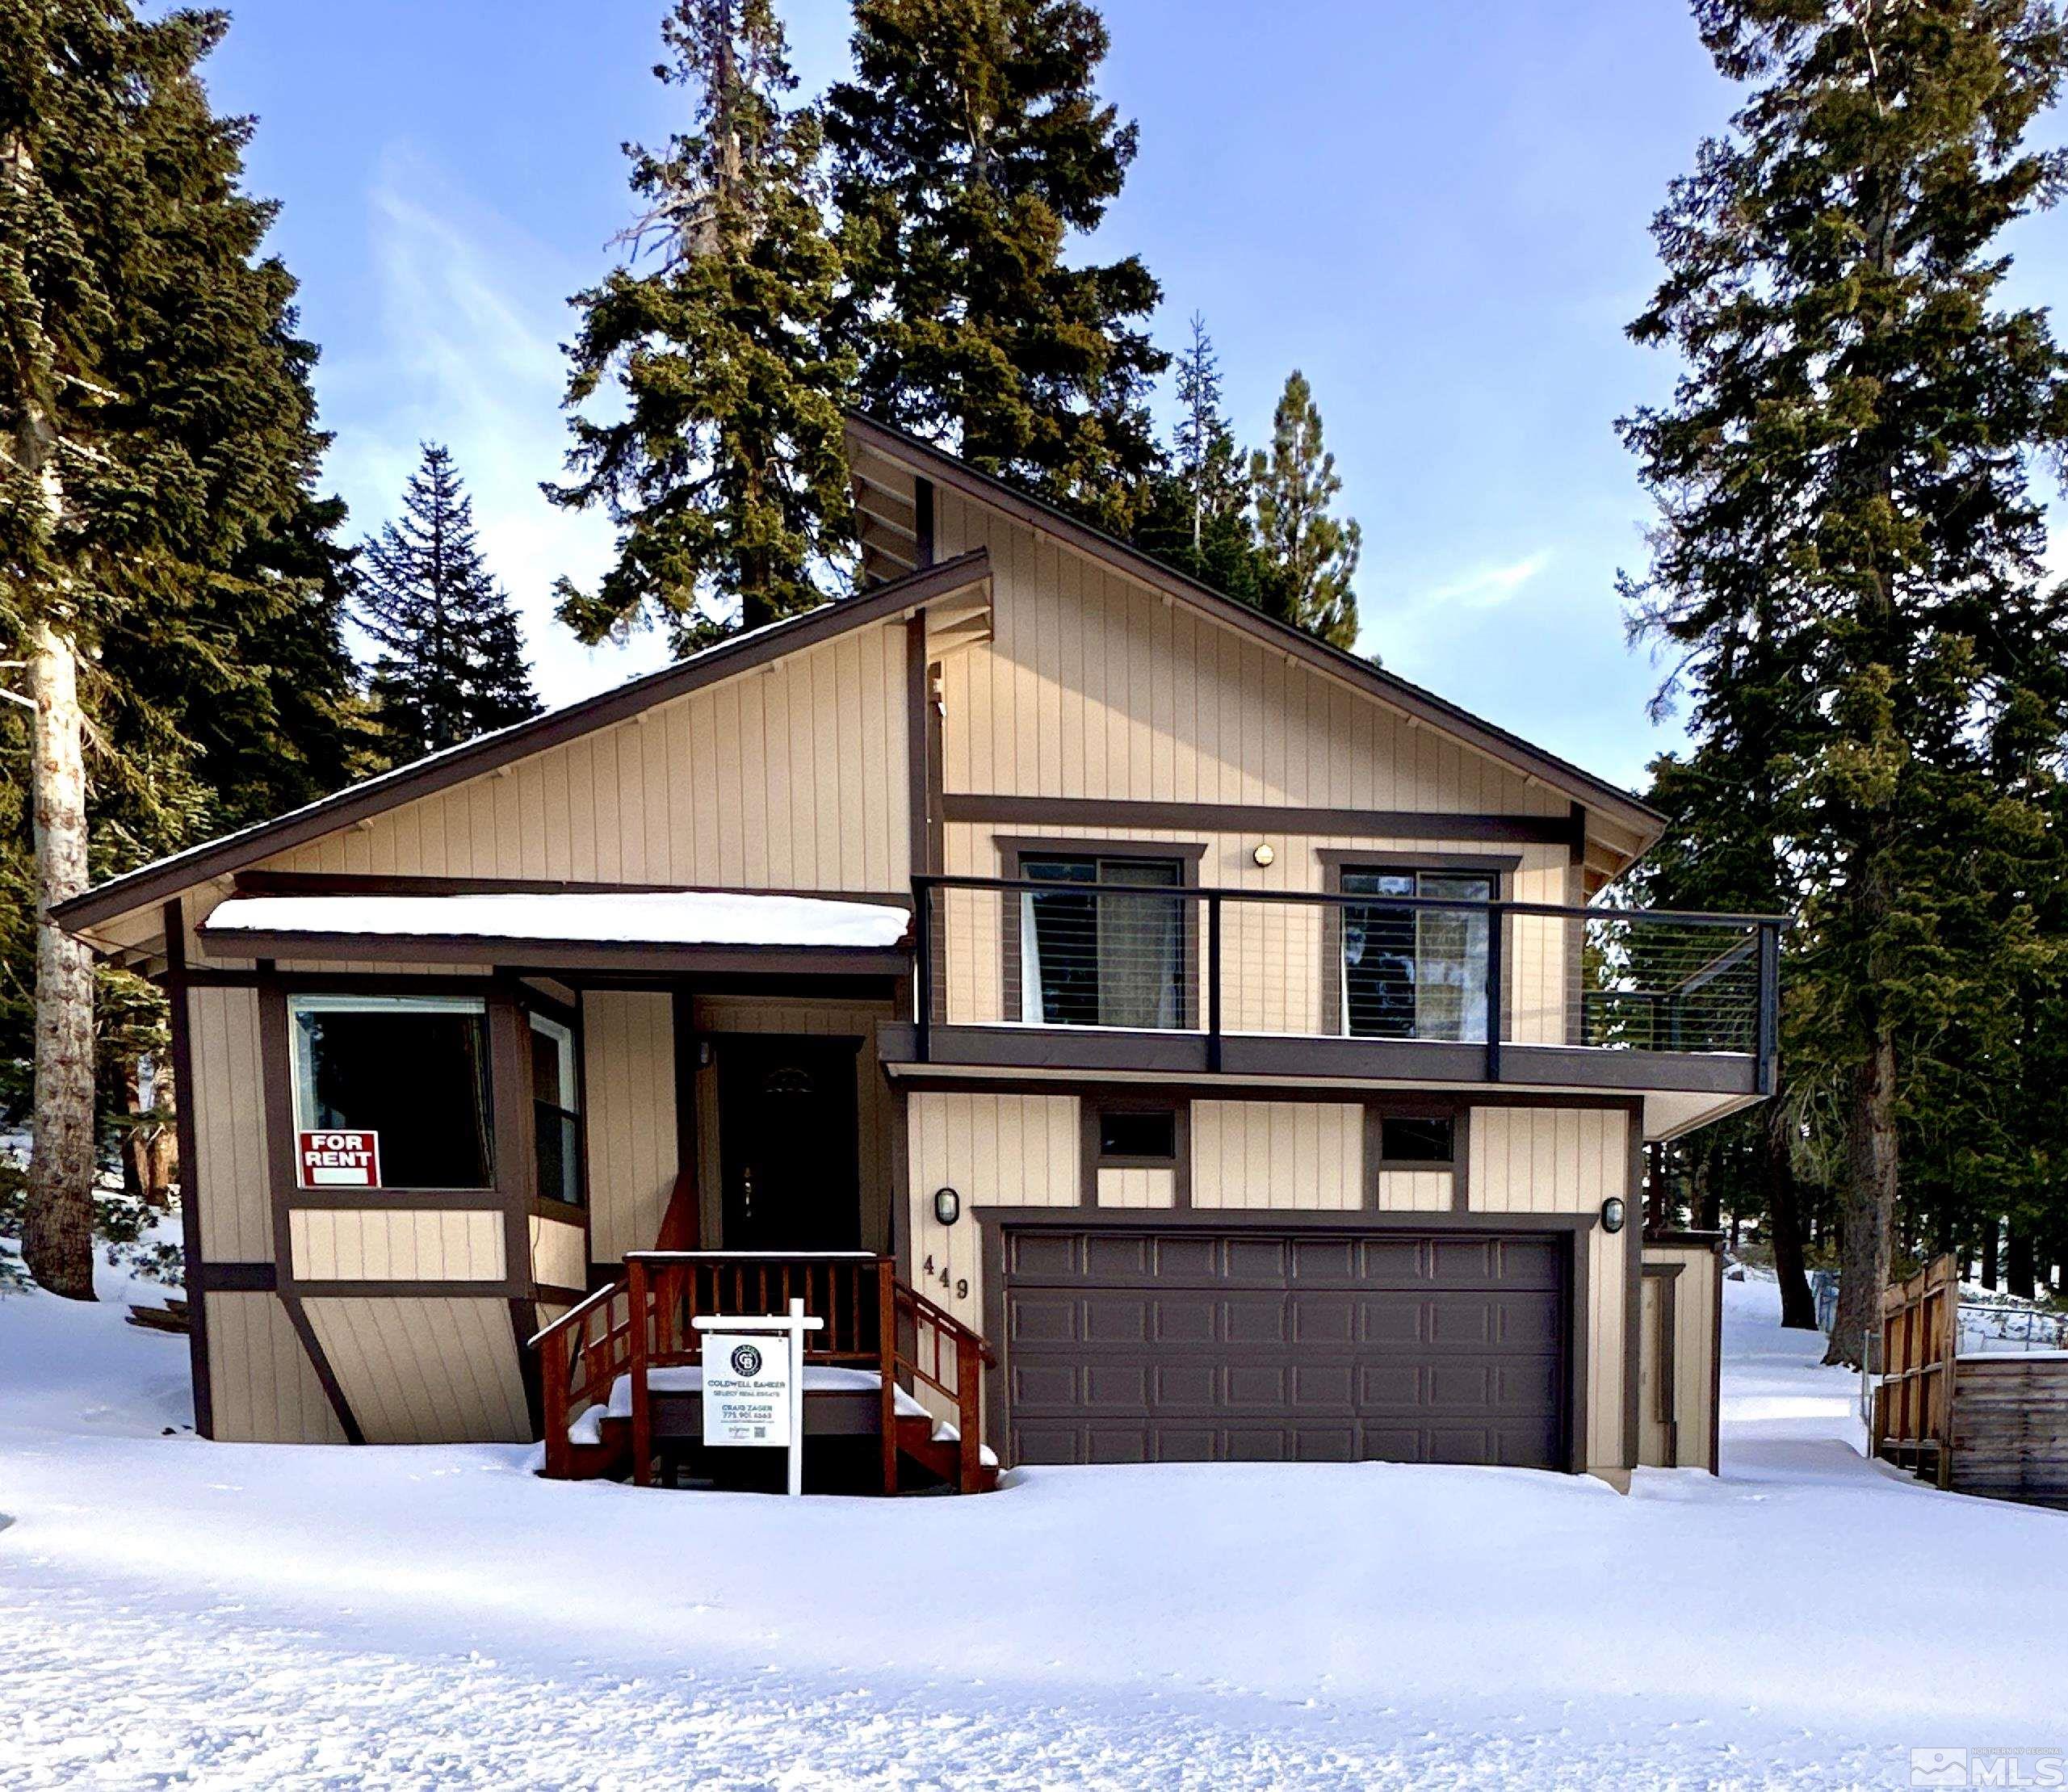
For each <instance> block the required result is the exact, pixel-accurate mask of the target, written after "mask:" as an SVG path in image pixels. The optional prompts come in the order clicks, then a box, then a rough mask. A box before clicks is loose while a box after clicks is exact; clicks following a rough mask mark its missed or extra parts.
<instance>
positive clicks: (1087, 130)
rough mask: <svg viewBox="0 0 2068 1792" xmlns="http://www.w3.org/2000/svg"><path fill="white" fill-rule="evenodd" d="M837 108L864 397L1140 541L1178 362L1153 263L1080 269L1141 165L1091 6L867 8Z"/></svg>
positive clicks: (837, 178)
mask: <svg viewBox="0 0 2068 1792" xmlns="http://www.w3.org/2000/svg"><path fill="white" fill-rule="evenodd" d="M854 19H855V30H854V62H855V78H854V80H853V81H850V82H840V83H837V84H836V85H835V86H833V88H832V90H830V91H829V93H828V95H827V100H826V107H827V120H826V129H827V136H828V141H829V142H830V143H831V145H832V147H833V156H834V192H835V195H836V197H837V201H838V204H839V208H840V212H841V220H842V230H843V241H844V243H845V246H846V252H847V258H848V263H849V276H850V279H851V282H852V292H851V302H850V304H849V307H848V308H847V310H846V313H845V326H846V329H847V331H848V333H849V335H850V337H851V338H852V339H853V340H854V342H856V344H857V345H858V350H859V354H860V373H859V383H858V395H859V402H860V403H861V404H862V406H863V407H864V408H865V409H868V410H870V412H872V413H875V414H877V415H879V416H881V417H883V418H885V419H886V420H887V421H889V422H893V423H897V424H900V425H902V426H904V427H906V428H908V429H911V430H916V431H917V432H918V433H919V434H923V435H925V436H928V437H930V438H932V439H935V440H937V441H941V442H943V443H945V444H946V446H948V447H951V448H953V449H954V450H955V451H957V452H958V453H959V454H960V455H962V456H963V458H964V459H965V460H968V461H969V462H970V463H971V464H972V465H974V466H976V467H979V468H982V469H983V470H984V472H989V473H992V474H996V475H998V476H1001V477H1004V478H1006V479H1009V480H1011V481H1013V482H1014V483H1016V484H1017V485H1021V486H1022V487H1024V488H1025V489H1027V490H1028V491H1030V492H1032V493H1034V494H1035V495H1036V496H1038V497H1042V498H1045V499H1047V500H1048V501H1049V502H1052V503H1055V504H1058V505H1060V506H1064V507H1066V508H1068V509H1070V510H1075V511H1076V512H1077V513H1079V514H1081V515H1083V516H1084V517H1086V518H1089V520H1091V521H1093V522H1097V523H1098V524H1100V525H1101V526H1102V527H1106V528H1108V529H1110V530H1111V531H1113V532H1114V533H1115V534H1118V535H1126V534H1127V533H1128V531H1129V529H1130V527H1131V525H1132V522H1133V521H1134V519H1135V516H1136V514H1137V513H1138V511H1139V506H1140V503H1141V499H1142V492H1141V489H1140V487H1141V482H1142V481H1144V480H1145V479H1146V478H1147V476H1148V475H1149V474H1150V473H1151V472H1152V471H1153V470H1154V468H1155V467H1156V460H1157V452H1156V440H1155V436H1154V433H1153V431H1152V430H1151V425H1150V421H1149V417H1148V413H1147V409H1146V408H1145V406H1144V403H1143V400H1144V397H1145V395H1146V392H1147V386H1148V384H1149V383H1150V382H1151V380H1153V379H1154V378H1155V376H1156V375H1157V374H1158V373H1160V371H1162V370H1163V367H1164V365H1165V364H1166V362H1167V359H1168V357H1167V356H1165V355H1164V354H1163V353H1162V352H1161V351H1160V350H1158V349H1156V347H1155V346H1153V345H1152V344H1151V342H1150V340H1149V338H1148V336H1147V334H1146V333H1145V331H1144V330H1143V327H1142V323H1141V321H1142V320H1143V319H1145V318H1146V317H1147V316H1148V314H1149V313H1150V312H1151V310H1153V309H1154V308H1155V307H1156V302H1157V300H1158V297H1159V294H1158V291H1157V287H1156V282H1155V280H1153V279H1151V277H1150V275H1149V272H1148V270H1147V268H1145V267H1144V266H1143V265H1142V263H1141V262H1140V260H1139V258H1136V257H1135V256H1131V255H1130V256H1127V257H1125V258H1122V259H1121V260H1119V261H1116V262H1105V263H1103V264H1097V265H1092V266H1072V265H1069V264H1068V263H1067V262H1065V259H1064V254H1065V251H1066V250H1067V249H1068V247H1069V246H1070V244H1071V241H1072V238H1073V237H1081V236H1084V235H1086V234H1089V233H1090V232H1091V231H1093V230H1094V229H1097V226H1098V224H1099V220H1101V218H1102V217H1103V216H1105V209H1106V208H1107V207H1108V206H1109V205H1110V204H1112V202H1113V200H1114V197H1115V196H1116V195H1118V193H1119V191H1120V188H1121V183H1122V179H1123V178H1125V176H1126V171H1127V166H1128V164H1129V163H1130V162H1132V161H1133V160H1134V158H1135V127H1134V126H1133V125H1132V124H1122V123H1120V122H1119V120H1118V116H1117V115H1116V114H1115V111H1114V108H1113V107H1111V106H1110V105H1107V104H1105V103H1103V102H1101V99H1099V97H1098V94H1097V90H1096V88H1095V86H1094V85H1093V82H1094V78H1095V77H1096V75H1097V71H1098V65H1099V64H1100V62H1101V61H1102V60H1103V59H1104V57H1105V52H1106V48H1107V37H1106V31H1105V25H1104V24H1103V23H1102V22H1101V19H1100V18H1099V15H1098V14H1097V11H1096V10H1094V9H1093V7H1092V6H1089V5H1088V4H1086V3H1085V0H856V5H855V8H854Z"/></svg>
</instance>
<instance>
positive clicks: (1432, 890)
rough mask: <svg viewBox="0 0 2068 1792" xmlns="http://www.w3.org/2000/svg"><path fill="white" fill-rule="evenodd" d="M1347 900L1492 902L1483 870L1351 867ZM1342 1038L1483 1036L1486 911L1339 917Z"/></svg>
mask: <svg viewBox="0 0 2068 1792" xmlns="http://www.w3.org/2000/svg"><path fill="white" fill-rule="evenodd" d="M1342 890H1343V893H1344V895H1346V896H1377V897H1385V896H1395V897H1399V896H1407V897H1423V898H1441V899H1443V900H1449V901H1454V902H1463V903H1491V901H1492V900H1494V896H1495V879H1494V878H1493V876H1492V875H1491V874H1490V873H1487V872H1483V871H1414V870H1408V869H1404V868H1403V869H1401V870H1397V871H1395V870H1380V869H1377V868H1371V869H1353V868H1351V867H1347V866H1346V867H1344V870H1343V872H1342ZM1342 913H1343V922H1342V929H1343V963H1342V977H1343V1018H1344V1030H1346V1031H1347V1032H1349V1033H1350V1034H1353V1035H1354V1036H1356V1037H1358V1038H1361V1039H1461V1040H1471V1041H1483V1040H1484V1039H1485V1038H1486V1037H1487V910H1486V909H1443V908H1418V907H1415V906H1412V905H1403V904H1399V903H1387V902H1383V901H1377V902H1373V903H1370V904H1363V903H1352V904H1346V905H1345V906H1344V909H1343V912H1342Z"/></svg>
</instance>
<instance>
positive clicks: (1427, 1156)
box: [1378, 1114, 1457, 1164]
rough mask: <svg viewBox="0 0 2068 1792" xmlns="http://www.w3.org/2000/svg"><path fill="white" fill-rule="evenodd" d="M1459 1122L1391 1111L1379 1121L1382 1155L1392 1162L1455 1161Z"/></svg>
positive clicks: (1380, 1150) (1438, 1162) (1433, 1162)
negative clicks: (1456, 1132)
mask: <svg viewBox="0 0 2068 1792" xmlns="http://www.w3.org/2000/svg"><path fill="white" fill-rule="evenodd" d="M1455 1125H1456V1123H1455V1122H1453V1121H1452V1120H1450V1119H1448V1118H1420V1117H1419V1116H1414V1117H1411V1116H1408V1115H1405V1114H1387V1115H1386V1117H1385V1118H1383V1119H1382V1120H1381V1121H1380V1122H1379V1123H1378V1136H1379V1152H1378V1154H1379V1156H1380V1157H1381V1158H1382V1159H1383V1160H1385V1161H1386V1162H1387V1163H1389V1164H1448V1163H1451V1162H1453V1161H1454V1160H1455V1158H1456V1155H1457V1146H1456V1135H1455V1130H1454V1129H1455Z"/></svg>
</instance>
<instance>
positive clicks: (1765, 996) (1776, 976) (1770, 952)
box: [1752, 921, 1781, 1095]
mask: <svg viewBox="0 0 2068 1792" xmlns="http://www.w3.org/2000/svg"><path fill="white" fill-rule="evenodd" d="M1759 964H1760V1006H1759V1032H1758V1037H1757V1039H1756V1041H1755V1050H1756V1051H1757V1052H1758V1053H1759V1057H1758V1060H1757V1061H1756V1062H1755V1064H1754V1065H1753V1067H1752V1069H1753V1074H1754V1076H1755V1078H1756V1079H1757V1081H1758V1083H1759V1090H1760V1093H1761V1094H1762V1095H1771V1094H1772V1093H1773V1085H1774V1072H1775V1069H1776V1064H1775V1061H1774V1060H1776V1058H1778V1057H1779V1056H1780V1055H1781V930H1780V928H1779V927H1777V926H1776V925H1775V924H1774V923H1773V922H1772V921H1761V922H1760V958H1759Z"/></svg>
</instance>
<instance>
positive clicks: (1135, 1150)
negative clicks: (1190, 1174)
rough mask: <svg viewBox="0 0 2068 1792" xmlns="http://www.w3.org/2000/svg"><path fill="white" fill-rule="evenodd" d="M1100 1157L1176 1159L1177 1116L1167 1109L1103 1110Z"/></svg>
mask: <svg viewBox="0 0 2068 1792" xmlns="http://www.w3.org/2000/svg"><path fill="white" fill-rule="evenodd" d="M1099 1156H1101V1157H1153V1158H1157V1159H1160V1160H1163V1161H1164V1162H1167V1163H1168V1162H1170V1161H1172V1160H1175V1159H1176V1157H1177V1114H1175V1113H1174V1112H1173V1111H1172V1110H1170V1109H1168V1108H1164V1109H1162V1110H1143V1109H1140V1108H1114V1109H1106V1110H1101V1112H1100V1114H1099Z"/></svg>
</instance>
